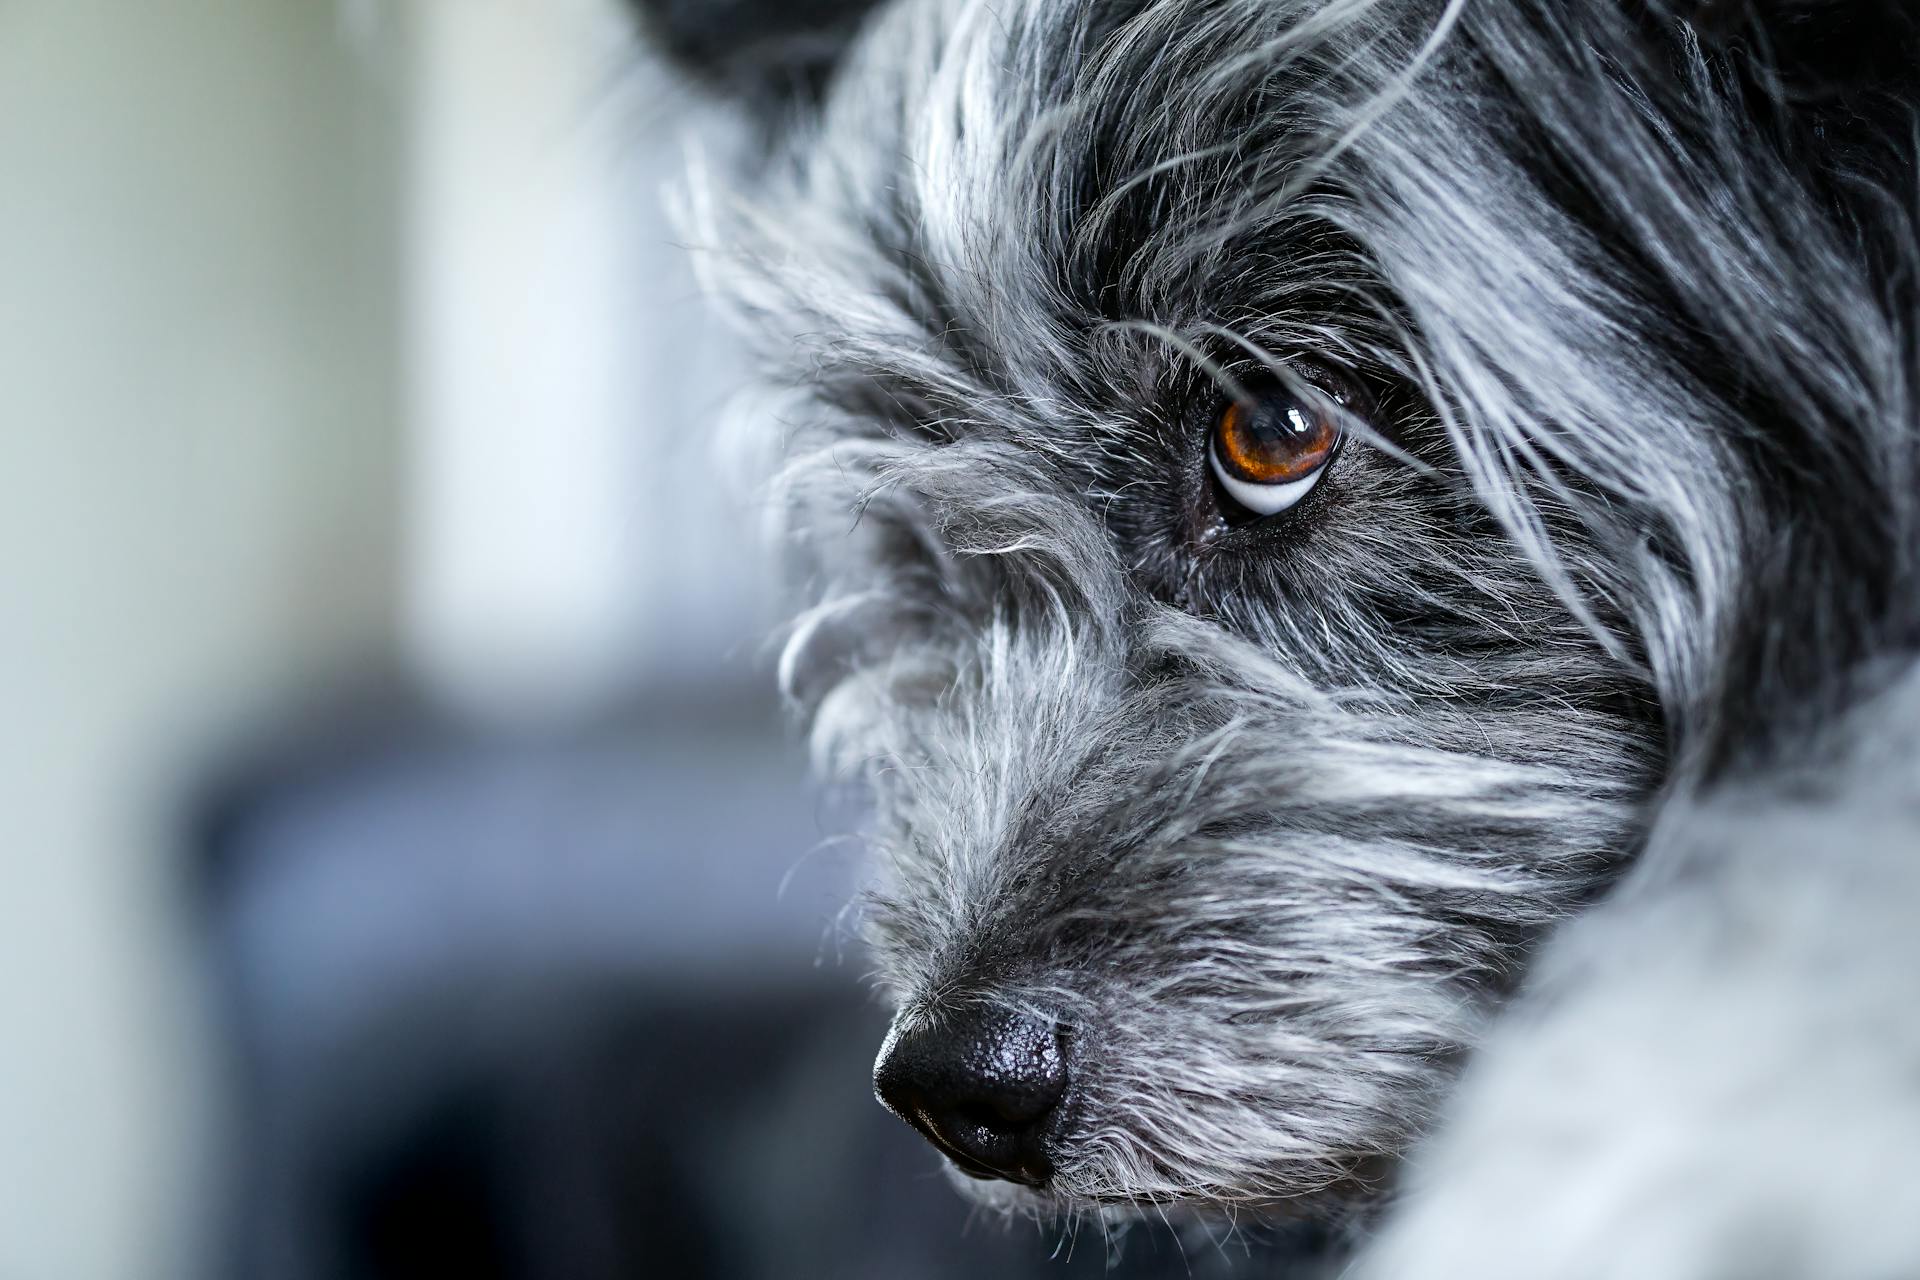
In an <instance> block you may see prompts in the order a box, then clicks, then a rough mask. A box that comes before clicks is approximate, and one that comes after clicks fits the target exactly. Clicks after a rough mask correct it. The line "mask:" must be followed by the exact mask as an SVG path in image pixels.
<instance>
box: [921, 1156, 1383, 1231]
mask: <svg viewBox="0 0 1920 1280" xmlns="http://www.w3.org/2000/svg"><path fill="white" fill-rule="evenodd" d="M943 1163H944V1164H945V1166H946V1175H947V1181H948V1182H949V1183H950V1184H952V1185H953V1186H954V1187H955V1188H956V1189H957V1190H958V1191H959V1192H960V1194H961V1195H962V1196H963V1197H964V1198H966V1199H967V1200H969V1201H971V1202H972V1203H974V1204H976V1205H978V1206H980V1207H981V1208H983V1209H987V1210H990V1211H993V1212H996V1213H1001V1214H1005V1215H1008V1216H1010V1217H1021V1218H1034V1219H1039V1220H1043V1221H1044V1220H1056V1219H1068V1218H1089V1217H1091V1218H1099V1219H1102V1220H1105V1221H1108V1222H1112V1223H1115V1224H1120V1223H1124V1222H1128V1221H1131V1220H1133V1219H1136V1218H1141V1217H1150V1218H1153V1219H1154V1220H1156V1221H1160V1222H1163V1223H1172V1224H1175V1225H1177V1224H1179V1223H1182V1222H1212V1221H1215V1220H1230V1221H1232V1222H1234V1223H1236V1224H1242V1225H1244V1224H1249V1223H1251V1222H1257V1221H1265V1222H1270V1223H1283V1222H1322V1223H1324V1222H1332V1221H1336V1220H1337V1221H1354V1220H1363V1219H1365V1218H1367V1217H1368V1216H1370V1214H1371V1212H1372V1210H1373V1209H1374V1208H1376V1207H1378V1206H1379V1205H1381V1204H1382V1203H1383V1202H1384V1198H1383V1197H1384V1188H1385V1186H1386V1185H1387V1183H1388V1181H1389V1178H1390V1175H1391V1162H1388V1161H1385V1160H1373V1161H1368V1162H1366V1164H1365V1167H1363V1168H1356V1169H1355V1170H1354V1171H1353V1172H1352V1173H1350V1174H1348V1175H1345V1176H1342V1177H1340V1178H1337V1179H1335V1180H1332V1181H1322V1182H1318V1183H1315V1184H1313V1185H1311V1186H1307V1187H1303V1188H1302V1189H1301V1190H1300V1191H1298V1192H1297V1193H1291V1194H1275V1195H1267V1196H1255V1197H1249V1196H1246V1195H1244V1194H1240V1193H1237V1192H1235V1191H1233V1190H1231V1189H1224V1188H1211V1189H1210V1188H1204V1187H1195V1188H1191V1189H1188V1190H1177V1189H1170V1188H1166V1187H1158V1188H1154V1189H1152V1190H1144V1189H1143V1190H1141V1191H1138V1192H1130V1191H1128V1190H1127V1189H1125V1188H1124V1187H1103V1188H1101V1189H1099V1190H1092V1189H1086V1188H1081V1187H1077V1186H1076V1185H1075V1182H1074V1180H1073V1179H1072V1178H1071V1177H1070V1176H1069V1177H1063V1178H1057V1179H1053V1180H1050V1181H1049V1182H1047V1183H1044V1184H1042V1185H1040V1186H1024V1185H1021V1184H1018V1183H1012V1182H1006V1181H1003V1180H1001V1179H998V1178H990V1177H982V1176H980V1175H978V1174H974V1173H969V1172H967V1171H966V1170H964V1169H962V1168H960V1167H959V1166H957V1165H955V1164H953V1163H952V1162H951V1161H943Z"/></svg>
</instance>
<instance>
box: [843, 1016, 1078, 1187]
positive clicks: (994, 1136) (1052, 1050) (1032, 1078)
mask: <svg viewBox="0 0 1920 1280" xmlns="http://www.w3.org/2000/svg"><path fill="white" fill-rule="evenodd" d="M873 1083H874V1092H875V1093H876V1094H878V1095H879V1098H880V1101H881V1102H882V1103H884V1104H885V1105H886V1107H887V1109H888V1110H889V1111H892V1112H893V1113H894V1114H895V1115H897V1116H899V1117H900V1118H901V1119H903V1120H905V1121H906V1122H907V1123H908V1124H911V1125H912V1126H913V1127H914V1128H916V1129H918V1130H920V1132H921V1133H922V1134H924V1135H925V1136H926V1137H927V1139H928V1140H929V1141H931V1142H932V1143H933V1145H934V1146H936V1147H938V1148H939V1149H940V1150H941V1151H942V1152H943V1153H944V1154H945V1155H946V1156H947V1157H948V1158H949V1159H951V1160H952V1161H953V1162H954V1163H955V1164H956V1165H958V1166H960V1168H961V1169H962V1170H964V1171H965V1172H967V1173H971V1174H973V1175H974V1176H976V1177H991V1178H1005V1179H1007V1180H1009V1181H1012V1182H1023V1183H1027V1184H1028V1185H1038V1184H1039V1183H1042V1182H1045V1181H1046V1180H1047V1179H1048V1178H1050V1177H1051V1176H1052V1175H1053V1161H1052V1154H1051V1151H1050V1150H1049V1145H1048V1133H1047V1130H1048V1127H1049V1126H1048V1122H1049V1121H1050V1120H1051V1119H1052V1117H1053V1115H1054V1113H1055V1112H1056V1111H1057V1110H1058V1108H1059V1105H1060V1102H1061V1100H1062V1099H1063V1098H1064V1097H1065V1096H1066V1093H1067V1084H1068V1078H1067V1065H1066V1055H1065V1054H1064V1053H1063V1052H1062V1050H1061V1044H1060V1036H1059V1032H1058V1030H1057V1029H1056V1028H1055V1027H1054V1025H1053V1024H1052V1023H1049V1022H1042V1021H1040V1020H1039V1019H1036V1018H1032V1017H1029V1016H1027V1015H1025V1014H1021V1013H1015V1012H1013V1011H1010V1010H1006V1009H998V1008H993V1007H990V1006H979V1007H975V1008H972V1009H968V1010H965V1011H963V1012H961V1013H960V1014H957V1015H955V1016H952V1017H949V1018H946V1019H943V1020H941V1021H939V1022H932V1021H928V1022H924V1023H921V1024H919V1025H916V1026H913V1027H910V1028H908V1027H902V1026H900V1025H896V1026H895V1028H894V1030H893V1032H892V1034H890V1035H889V1036H888V1038H887V1043H886V1045H885V1046H883V1047H882V1049H881V1051H880V1060H879V1062H878V1063H876V1064H875V1066H874V1074H873Z"/></svg>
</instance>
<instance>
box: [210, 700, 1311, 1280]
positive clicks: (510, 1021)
mask: <svg viewBox="0 0 1920 1280" xmlns="http://www.w3.org/2000/svg"><path fill="white" fill-rule="evenodd" d="M796 754H797V753H795V752H794V751H793V750H792V749H791V747H790V746H788V745H787V744H786V743H785V741H784V740H783V736H782V734H781V733H780V731H779V729H778V727H777V725H776V724H775V722H774V718H773V717H772V716H771V715H770V714H769V713H768V712H767V711H766V710H765V709H764V708H760V707H757V706H743V705H740V704H738V703H737V702H733V701H729V700H727V699H725V698H721V699H717V700H716V699H693V700H690V701H688V702H686V703H683V704H679V705H674V706H655V707H652V708H650V709H648V710H646V711H644V712H641V713H637V714H634V715H632V716H629V717H624V718H622V719H621V720H620V721H619V722H618V723H615V724H609V725H607V726H604V727H602V728H599V729H597V730H593V731H590V732H580V733H574V734H568V735H558V736H549V737H545V738H539V739H532V738H520V739H514V740H500V739H496V740H475V739H473V738H471V737H467V736H463V735H461V734H458V733H454V732H450V731H446V730H436V729H433V728H431V727H429V726H428V725H427V723H426V722H425V721H424V720H423V719H421V718H418V717H404V716H403V717H394V716H391V715H389V716H386V717H382V718H378V719H371V720H360V721H358V722H349V724H348V725H347V727H345V728H343V729H337V730H334V731H332V732H327V733H320V732H315V731H311V730H310V731H309V732H308V733H307V734H306V735H304V736H303V738H302V739H301V741H300V742H299V743H298V744H296V745H295V746H293V747H292V748H283V749H281V750H280V751H277V752H273V753H268V754H267V755H265V756H263V757H262V758H261V759H259V760H256V761H255V762H253V763H252V764H250V765H249V766H248V767H246V768H244V769H242V770H239V771H237V773H236V776H235V777H233V778H232V779H231V780H229V781H228V782H226V783H225V784H223V785H222V786H221V787H219V788H217V789H216V793H215V798H214V800H213V801H212V802H211V803H210V804H209V805H208V806H207V807H206V809H205V811H204V814H203V820H202V822H201V840H200V844H201V847H202V856H203V858H204V862H203V869H204V871H205V873H206V874H205V877H204V880H203V885H204V899H205V907H206V917H205V918H206V921H207V924H208V937H209V939H210V957H211V961H212V970H213V973H214V976H215V979H216V982H217V984H218V986H219V989H220V991H221V992H222V995H223V997H224V1000H223V1003H224V1007H225V1010H226V1012H227V1017H228V1028H229V1031H230V1037H231V1043H232V1047H233V1049H234V1055H233V1071H234V1078H233V1082H232V1083H233V1093H234V1097H235V1099H236V1102H235V1114H234V1116H233V1122H234V1123H233V1134H234V1140H233V1151H232V1160H231V1166H232V1171H233V1174H232V1178H231V1185H230V1194H229V1195H228V1197H227V1201H228V1211H227V1212H226V1213H225V1214H224V1215H223V1221H224V1226H223V1228H222V1234H223V1237H224V1239H223V1241H222V1246H221V1248H222V1255H223V1268H224V1273H225V1274H227V1275H229V1276H231V1277H233V1278H234V1280H242V1278H243V1277H244V1278H246V1280H398V1278H400V1277H424V1276H442V1275H446V1276H460V1277H462V1278H463V1280H490V1278H493V1277H501V1278H508V1277H511V1278H515V1280H518V1278H521V1277H526V1278H529V1280H531V1278H534V1277H554V1278H555V1280H561V1278H564V1280H600V1278H602V1277H606V1278H608V1280H612V1278H615V1277H635V1276H673V1277H686V1278H688V1280H699V1278H701V1277H728V1278H733V1277H747V1278H751V1277H811V1276H822V1277H829V1276H830V1277H875V1278H876V1280H878V1278H880V1277H887V1278H889V1280H891V1278H895V1277H930V1278H933V1280H939V1278H940V1277H975V1276H988V1275H991V1276H1008V1277H1020V1276H1028V1275H1032V1276H1049V1277H1075V1276H1101V1275H1115V1276H1120V1277H1144V1276H1160V1275H1165V1276H1177V1277H1187V1276H1197V1277H1206V1276H1214V1275H1224V1274H1228V1273H1229V1272H1231V1273H1232V1274H1236V1275H1255V1276H1258V1275H1288V1274H1294V1275H1304V1274H1306V1272H1305V1271H1304V1270H1298V1269H1296V1270H1293V1271H1289V1270H1288V1269H1287V1267H1286V1266H1285V1265H1284V1264H1283V1262H1282V1259H1284V1258H1288V1257H1294V1256H1307V1255H1311V1254H1312V1253H1314V1252H1315V1251H1316V1250H1317V1249H1318V1247H1319V1245H1320V1244H1321V1243H1322V1242H1321V1241H1319V1240H1318V1239H1317V1237H1315V1236H1314V1235H1313V1234H1312V1233H1310V1232H1303V1233H1301V1234H1300V1235H1299V1236H1298V1237H1297V1238H1286V1239H1280V1240H1276V1241H1269V1242H1266V1243H1265V1244H1262V1245H1254V1244H1250V1243H1249V1241H1248V1239H1247V1238H1246V1237H1245V1236H1244V1235H1235V1236H1233V1237H1232V1238H1230V1239H1229V1238H1227V1236H1226V1233H1225V1232H1224V1231H1221V1232H1220V1233H1219V1234H1220V1239H1219V1240H1218V1242H1217V1243H1215V1242H1210V1240H1209V1238H1208V1237H1207V1236H1206V1235H1205V1234H1202V1233H1198V1232H1189V1233H1188V1234H1187V1235H1186V1236H1185V1237H1183V1238H1180V1239H1176V1238H1175V1237H1174V1235H1173V1234H1172V1233H1171V1232H1170V1231H1168V1230H1167V1229H1165V1228H1164V1227H1161V1226H1159V1225H1157V1224H1156V1225H1154V1226H1151V1227H1148V1226H1139V1227H1134V1228H1131V1229H1129V1230H1127V1231H1125V1232H1123V1233H1119V1234H1118V1235H1117V1236H1116V1235H1113V1234H1112V1233H1110V1232H1109V1231H1107V1230H1103V1229H1102V1227H1101V1226H1100V1225H1099V1224H1098V1223H1083V1224H1081V1226H1080V1227H1079V1229H1078V1231H1077V1232H1067V1231H1064V1230H1062V1229H1061V1228H1059V1227H1045V1228H1041V1227H1036V1226H1034V1225H1032V1224H1029V1223H1024V1222H1019V1223H1013V1224H1010V1225H1009V1224H1004V1223H1002V1222H1000V1221H999V1220H998V1219H996V1218H991V1217H981V1216H979V1215H977V1214H975V1213H974V1212H973V1211H971V1210H970V1209H969V1208H968V1206H967V1204H966V1202H965V1201H964V1200H963V1199H962V1198H961V1197H960V1196H959V1195H958V1194H957V1193H956V1192H955V1190H954V1189H953V1188H952V1187H951V1186H949V1185H948V1183H947V1176H946V1175H945V1173H944V1172H943V1171H942V1168H941V1161H940V1159H939V1157H938V1156H937V1155H936V1154H935V1153H934V1152H933V1151H932V1150H931V1149H930V1148H929V1147H928V1146H927V1145H926V1144H925V1143H924V1142H922V1141H921V1139H920V1138H919V1137H918V1136H917V1135H915V1134H914V1133H913V1132H912V1131H911V1130H909V1129H908V1128H907V1127H906V1126H904V1125H902V1124H901V1123H899V1122H898V1121H897V1120H895V1119H894V1118H892V1117H891V1116H889V1115H887V1114H886V1113H885V1112H884V1111H883V1110H882V1109H881V1108H880V1107H879V1106H878V1105H877V1104H876V1103H875V1102H874V1100H873V1096H872V1091H871V1085H870V1082H869V1074H870V1071H871V1069H872V1058H873V1054H874V1052H875V1049H876V1047H877V1046H878V1044H879V1043H880V1039H881V1035H882V1033H883V1031H884V1029H885V1024H886V1017H885V1015H884V1013H883V1011H882V1010H880V1009H879V1008H878V1007H877V1006H876V1005H875V1003H874V1002H873V1001H872V1000H871V999H870V998H869V997H868V996H867V995H866V994H865V993H864V992H863V991H862V990H861V989H860V986H859V984H858V982H857V973H858V968H857V964H856V963H855V962H853V961H847V962H845V963H839V962H837V960H836V955H837V951H838V946H837V944H835V943H834V941H833V934H832V930H831V929H830V928H829V921H830V918H831V916H832V914H833V913H834V911H835V910H836V909H837V907H838V906H839V904H840V903H841V901H843V900H844V898H845V896H846V894H847V892H848V880H849V871H848V868H847V866H846V855H845V854H844V853H841V854H840V855H838V856H831V855H822V856H816V857H814V858H807V859H803V855H805V854H806V853H807V851H808V849H809V848H810V847H811V846H814V845H815V844H816V843H818V842H819V840H820V837H821V833H822V831H823V829H826V830H832V829H834V828H836V827H844V826H845V825H847V823H848V821H849V819H848V818H847V817H846V816H845V815H842V816H841V817H839V818H837V819H836V818H832V817H823V810H822V809H821V807H820V806H821V803H822V802H821V801H819V800H818V799H817V798H816V797H815V796H814V795H813V793H812V792H811V791H810V790H809V788H808V787H807V786H806V785H805V784H804V782H803V781H802V780H801V778H800V776H799V774H800V770H799V765H798V762H797V761H796V759H795V758H794V757H795V755H796ZM796 863H797V864H799V869H798V871H794V867H795V864H796ZM790 873H791V875H790ZM789 879H791V883H790V884H786V892H785V893H782V888H783V882H786V881H788V880H789ZM817 959H819V960H823V961H824V963H816V960H817ZM1110 1266H1111V1268H1112V1269H1111V1270H1110V1269H1109V1267H1110Z"/></svg>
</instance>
